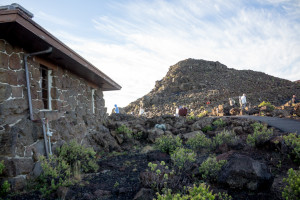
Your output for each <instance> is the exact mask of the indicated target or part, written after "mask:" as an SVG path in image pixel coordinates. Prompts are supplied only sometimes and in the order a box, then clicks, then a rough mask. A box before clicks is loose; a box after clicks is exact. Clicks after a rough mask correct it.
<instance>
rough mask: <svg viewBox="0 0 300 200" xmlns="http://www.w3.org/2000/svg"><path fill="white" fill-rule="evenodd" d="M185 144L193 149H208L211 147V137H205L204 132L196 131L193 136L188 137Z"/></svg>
mask: <svg viewBox="0 0 300 200" xmlns="http://www.w3.org/2000/svg"><path fill="white" fill-rule="evenodd" d="M186 144H187V145H189V146H190V147H191V148H192V149H193V150H201V149H209V148H210V147H211V144H212V142H211V139H209V138H207V137H206V136H205V135H204V134H201V133H197V134H196V136H195V137H193V138H190V139H188V141H187V143H186Z"/></svg>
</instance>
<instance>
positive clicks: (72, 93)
mask: <svg viewBox="0 0 300 200" xmlns="http://www.w3.org/2000/svg"><path fill="white" fill-rule="evenodd" d="M24 53H28V52H25V51H24V50H23V49H22V48H20V47H16V46H12V45H10V44H9V43H8V42H7V41H5V40H3V39H0V160H4V161H5V166H6V168H5V170H4V174H3V175H2V176H3V177H5V179H8V180H9V182H10V183H11V184H12V186H13V188H14V189H21V188H22V187H23V186H24V183H25V181H26V179H28V178H30V177H32V176H36V175H37V174H38V173H37V171H39V167H38V166H39V164H38V162H37V161H38V157H39V156H40V155H44V154H45V148H44V138H43V131H42V123H41V122H40V120H39V119H41V118H47V119H48V122H49V129H50V130H51V132H53V136H52V137H51V144H52V149H55V147H57V146H59V145H61V144H62V143H63V142H68V141H70V140H72V139H76V140H77V141H78V142H80V143H82V144H86V145H88V146H92V147H94V149H95V150H104V151H108V150H111V149H118V148H119V147H118V145H117V143H116V141H115V140H114V139H113V138H112V136H111V135H110V134H109V131H108V129H106V128H105V127H104V126H103V125H102V123H103V122H104V121H105V120H106V115H107V114H106V108H105V107H104V99H103V93H102V90H101V89H100V88H99V87H97V86H95V85H93V84H91V83H89V82H88V81H87V80H85V79H83V78H81V77H80V76H78V75H76V74H73V73H71V72H70V71H67V70H66V69H63V68H61V67H59V66H55V65H54V64H51V63H50V64H49V66H47V67H48V68H49V69H51V70H52V73H51V77H52V85H51V104H52V110H45V109H44V105H43V104H44V103H43V101H42V99H41V97H42V94H41V93H42V91H41V84H40V83H41V73H40V69H39V68H40V63H39V62H38V61H40V60H41V59H39V58H35V57H34V58H31V57H30V58H28V69H29V76H30V85H31V88H30V89H31V95H32V104H33V113H34V119H35V120H38V121H37V122H34V121H31V120H30V119H29V106H28V95H27V87H26V78H25V67H24V60H23V56H24ZM43 65H45V64H43ZM92 90H93V92H92ZM92 96H94V97H93V98H94V101H93V102H94V103H93V102H92ZM93 111H94V113H93ZM0 182H1V177H0Z"/></svg>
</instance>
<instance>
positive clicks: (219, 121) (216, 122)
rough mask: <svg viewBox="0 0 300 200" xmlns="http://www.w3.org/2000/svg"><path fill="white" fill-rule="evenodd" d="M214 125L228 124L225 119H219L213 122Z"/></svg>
mask: <svg viewBox="0 0 300 200" xmlns="http://www.w3.org/2000/svg"><path fill="white" fill-rule="evenodd" d="M213 125H214V126H217V127H223V126H225V125H226V123H225V122H224V121H223V119H221V118H220V119H217V120H216V121H214V122H213Z"/></svg>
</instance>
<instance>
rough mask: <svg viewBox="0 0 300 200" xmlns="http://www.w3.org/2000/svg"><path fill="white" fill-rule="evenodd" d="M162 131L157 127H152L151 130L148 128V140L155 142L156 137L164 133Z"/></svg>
mask: <svg viewBox="0 0 300 200" xmlns="http://www.w3.org/2000/svg"><path fill="white" fill-rule="evenodd" d="M164 133H165V132H164V131H163V130H161V129H158V128H154V129H151V130H148V140H149V141H150V142H152V143H154V142H155V140H156V138H158V137H160V136H162V135H164Z"/></svg>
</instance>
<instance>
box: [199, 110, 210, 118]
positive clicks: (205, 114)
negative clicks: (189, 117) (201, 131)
mask: <svg viewBox="0 0 300 200" xmlns="http://www.w3.org/2000/svg"><path fill="white" fill-rule="evenodd" d="M207 114H208V111H206V110H205V111H203V112H201V113H200V114H199V115H197V117H199V118H202V117H205V116H207Z"/></svg>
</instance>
